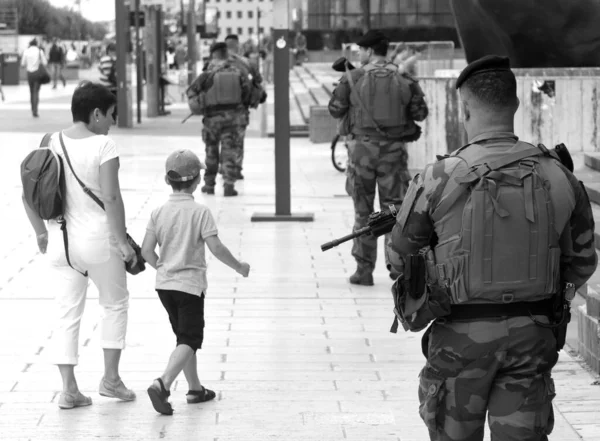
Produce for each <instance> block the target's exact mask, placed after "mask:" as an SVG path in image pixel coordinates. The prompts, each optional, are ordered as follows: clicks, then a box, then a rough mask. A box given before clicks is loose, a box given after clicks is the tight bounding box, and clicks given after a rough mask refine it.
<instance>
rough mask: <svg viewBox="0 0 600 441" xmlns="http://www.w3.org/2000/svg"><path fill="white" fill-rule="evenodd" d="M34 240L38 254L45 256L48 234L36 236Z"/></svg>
mask: <svg viewBox="0 0 600 441" xmlns="http://www.w3.org/2000/svg"><path fill="white" fill-rule="evenodd" d="M36 239H37V244H38V248H39V250H40V253H42V254H46V250H47V249H48V232H47V231H46V232H45V233H42V234H38V235H37V236H36Z"/></svg>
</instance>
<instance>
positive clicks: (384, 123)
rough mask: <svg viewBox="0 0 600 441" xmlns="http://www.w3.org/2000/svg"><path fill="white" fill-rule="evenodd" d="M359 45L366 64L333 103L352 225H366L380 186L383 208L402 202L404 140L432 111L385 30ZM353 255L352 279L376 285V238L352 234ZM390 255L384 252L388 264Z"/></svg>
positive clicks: (406, 177)
mask: <svg viewBox="0 0 600 441" xmlns="http://www.w3.org/2000/svg"><path fill="white" fill-rule="evenodd" d="M358 45H359V46H360V57H361V65H362V66H361V67H360V68H358V69H354V70H352V71H347V72H346V75H344V77H342V79H341V80H340V82H339V85H338V86H337V87H336V89H335V91H334V92H333V97H332V98H331V101H330V102H329V112H330V113H331V115H332V116H333V117H334V118H337V119H340V123H339V126H338V127H339V133H340V134H341V135H347V136H348V140H349V142H348V153H349V160H348V169H347V180H346V191H347V192H348V194H349V195H350V196H352V200H353V203H354V213H355V223H354V229H359V228H362V227H365V226H366V225H367V222H368V220H369V215H370V214H371V213H373V211H374V207H373V203H374V199H375V188H376V187H378V188H379V203H380V206H381V209H382V210H385V209H388V206H389V205H391V204H394V205H396V206H399V205H400V204H401V203H402V200H403V199H404V194H405V193H406V189H407V188H408V184H409V182H410V174H409V172H408V154H407V152H406V143H407V142H411V141H416V140H417V139H418V138H419V137H420V135H421V129H420V127H419V126H418V125H417V124H416V123H415V121H423V120H424V119H425V118H426V117H427V114H428V109H427V104H426V103H425V99H424V96H423V92H422V90H421V88H420V87H419V85H418V83H417V82H416V81H415V80H414V79H413V78H411V77H409V76H408V75H406V74H403V73H401V72H400V71H399V70H398V66H397V65H395V64H393V63H390V62H388V61H387V59H386V56H387V52H388V47H389V40H388V39H387V37H386V36H385V35H384V34H383V33H382V32H381V31H374V30H372V31H369V32H367V34H365V36H364V37H362V38H361V40H360V41H359V42H358ZM389 239H390V235H389V234H388V235H386V237H385V240H386V243H387V242H388V241H389ZM352 256H354V258H355V259H356V263H357V268H356V272H355V273H354V274H353V275H352V276H351V277H350V283H352V284H358V285H367V286H370V285H373V270H374V269H375V261H376V258H377V238H375V237H372V236H363V237H359V238H356V239H354V243H353V246H352ZM387 260H388V259H387V254H386V266H387V267H388V269H389V268H390V267H389V265H388V262H387ZM390 275H391V276H392V278H395V274H393V273H392V274H390Z"/></svg>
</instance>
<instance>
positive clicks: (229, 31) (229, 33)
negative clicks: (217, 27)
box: [226, 27, 231, 35]
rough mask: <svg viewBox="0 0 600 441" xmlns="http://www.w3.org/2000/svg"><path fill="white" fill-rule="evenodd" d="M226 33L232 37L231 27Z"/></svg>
mask: <svg viewBox="0 0 600 441" xmlns="http://www.w3.org/2000/svg"><path fill="white" fill-rule="evenodd" d="M226 31H227V35H231V27H228V28H227V30H226Z"/></svg>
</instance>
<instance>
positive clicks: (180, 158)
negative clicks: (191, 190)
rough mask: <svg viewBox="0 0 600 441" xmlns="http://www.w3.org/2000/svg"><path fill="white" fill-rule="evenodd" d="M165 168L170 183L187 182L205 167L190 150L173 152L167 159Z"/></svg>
mask: <svg viewBox="0 0 600 441" xmlns="http://www.w3.org/2000/svg"><path fill="white" fill-rule="evenodd" d="M165 168H166V171H167V176H168V177H169V179H170V180H171V181H174V182H187V181H191V180H192V179H195V178H196V177H197V176H198V175H199V174H200V170H202V169H203V168H206V167H205V166H204V164H203V163H202V161H200V159H199V158H198V156H196V154H195V153H194V152H192V151H191V150H175V151H174V152H173V153H171V154H170V155H169V157H168V158H167V163H166V167H165Z"/></svg>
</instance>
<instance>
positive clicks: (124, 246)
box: [119, 242, 137, 266]
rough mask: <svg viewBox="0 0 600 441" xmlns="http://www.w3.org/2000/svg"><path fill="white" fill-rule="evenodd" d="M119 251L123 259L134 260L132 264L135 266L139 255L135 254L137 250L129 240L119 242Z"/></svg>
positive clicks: (126, 260) (125, 260)
mask: <svg viewBox="0 0 600 441" xmlns="http://www.w3.org/2000/svg"><path fill="white" fill-rule="evenodd" d="M119 252H120V253H121V259H123V262H126V263H127V262H132V266H135V264H136V263H137V256H136V255H135V251H134V250H133V248H132V247H131V245H129V242H123V243H121V244H119Z"/></svg>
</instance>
